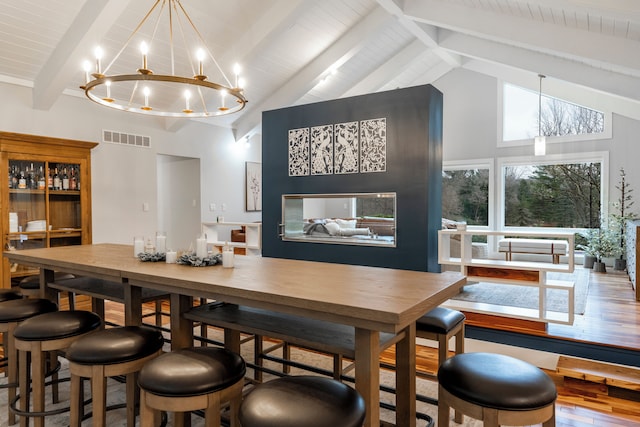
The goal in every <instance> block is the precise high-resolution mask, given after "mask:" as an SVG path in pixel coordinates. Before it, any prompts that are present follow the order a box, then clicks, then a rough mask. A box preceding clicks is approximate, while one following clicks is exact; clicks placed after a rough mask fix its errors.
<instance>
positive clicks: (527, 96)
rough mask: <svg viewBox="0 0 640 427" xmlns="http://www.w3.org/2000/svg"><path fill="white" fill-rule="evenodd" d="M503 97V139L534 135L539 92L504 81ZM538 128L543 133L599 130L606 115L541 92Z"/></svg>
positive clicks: (586, 132)
mask: <svg viewBox="0 0 640 427" xmlns="http://www.w3.org/2000/svg"><path fill="white" fill-rule="evenodd" d="M503 100H504V102H503V121H502V123H503V132H502V139H503V140H504V141H514V140H521V139H531V138H533V137H535V136H537V135H538V93H537V92H533V91H530V90H528V89H524V88H521V87H518V86H514V85H511V84H508V83H505V84H504V87H503ZM540 128H541V133H542V134H543V135H545V136H570V135H583V136H584V135H588V134H601V133H602V132H604V129H605V115H604V113H602V112H600V111H596V110H593V109H590V108H587V107H584V106H581V105H577V104H574V103H571V102H567V101H564V100H562V99H558V98H553V97H551V96H546V95H544V94H543V95H542V110H541V120H540Z"/></svg>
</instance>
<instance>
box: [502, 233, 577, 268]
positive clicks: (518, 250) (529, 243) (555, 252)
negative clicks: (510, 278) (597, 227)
mask: <svg viewBox="0 0 640 427" xmlns="http://www.w3.org/2000/svg"><path fill="white" fill-rule="evenodd" d="M568 250H569V242H567V241H566V240H547V239H520V238H507V239H501V240H500V241H499V242H498V252H504V253H505V256H506V260H507V261H511V255H512V254H542V255H551V256H552V257H553V263H554V264H559V263H560V256H561V255H563V256H564V255H567V252H568Z"/></svg>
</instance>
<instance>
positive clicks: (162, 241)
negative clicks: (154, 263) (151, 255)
mask: <svg viewBox="0 0 640 427" xmlns="http://www.w3.org/2000/svg"><path fill="white" fill-rule="evenodd" d="M166 251H167V235H166V234H165V233H164V231H158V232H157V233H156V252H158V253H161V254H163V253H165V252H166Z"/></svg>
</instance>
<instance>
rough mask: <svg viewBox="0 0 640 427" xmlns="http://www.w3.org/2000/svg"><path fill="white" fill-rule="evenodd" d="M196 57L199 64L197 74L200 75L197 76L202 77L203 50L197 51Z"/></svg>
mask: <svg viewBox="0 0 640 427" xmlns="http://www.w3.org/2000/svg"><path fill="white" fill-rule="evenodd" d="M196 57H197V58H198V62H199V66H198V72H199V73H200V74H199V75H200V76H204V58H205V54H204V50H202V49H198V51H197V52H196Z"/></svg>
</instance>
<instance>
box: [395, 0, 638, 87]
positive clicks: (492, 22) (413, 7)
mask: <svg viewBox="0 0 640 427" xmlns="http://www.w3.org/2000/svg"><path fill="white" fill-rule="evenodd" d="M470 12H473V13H470ZM404 13H405V14H406V15H407V16H410V17H411V18H412V19H415V20H418V21H420V22H425V23H427V24H430V25H437V26H439V27H442V28H445V29H450V30H453V31H457V32H461V33H465V34H468V35H472V36H475V37H479V38H483V39H487V40H492V41H495V42H500V43H504V44H508V45H511V46H517V47H522V48H527V49H529V50H532V51H539V52H543V53H546V54H549V55H556V56H561V57H564V58H571V59H573V60H575V61H579V62H581V63H586V64H590V65H591V66H596V67H601V68H603V69H609V70H611V71H615V72H618V73H621V74H627V75H632V76H637V77H640V55H638V54H637V52H638V51H640V43H639V42H637V41H634V40H630V39H625V38H622V37H613V36H609V35H604V34H601V33H597V32H590V31H584V30H579V29H575V28H571V27H567V26H561V25H555V24H550V23H545V22H538V21H535V20H532V19H523V18H520V17H516V16H510V17H508V19H505V16H504V15H500V14H497V13H493V12H489V11H485V10H482V9H479V8H477V9H470V8H468V7H465V6H463V5H460V4H452V3H449V2H443V1H436V0H406V1H405V7H404ZM441 31H442V30H441ZM441 40H442V36H440V42H441ZM611 46H615V47H616V48H615V49H612V48H611Z"/></svg>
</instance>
